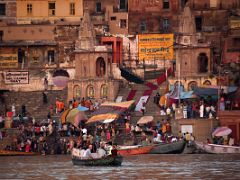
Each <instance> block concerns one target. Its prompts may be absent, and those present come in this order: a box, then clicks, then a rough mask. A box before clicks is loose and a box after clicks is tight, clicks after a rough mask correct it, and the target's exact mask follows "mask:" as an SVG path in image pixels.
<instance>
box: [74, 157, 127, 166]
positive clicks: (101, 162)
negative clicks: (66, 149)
mask: <svg viewBox="0 0 240 180" xmlns="http://www.w3.org/2000/svg"><path fill="white" fill-rule="evenodd" d="M122 161H123V157H122V156H116V157H113V156H106V157H103V158H99V159H81V158H79V157H77V156H72V162H73V164H74V165H80V166H121V164H122Z"/></svg>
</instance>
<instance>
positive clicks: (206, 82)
mask: <svg viewBox="0 0 240 180" xmlns="http://www.w3.org/2000/svg"><path fill="white" fill-rule="evenodd" d="M203 85H204V86H210V85H211V82H210V81H209V80H206V81H204V83H203Z"/></svg>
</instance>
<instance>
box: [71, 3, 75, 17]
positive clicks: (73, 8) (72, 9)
mask: <svg viewBox="0 0 240 180" xmlns="http://www.w3.org/2000/svg"><path fill="white" fill-rule="evenodd" d="M70 15H75V3H70Z"/></svg>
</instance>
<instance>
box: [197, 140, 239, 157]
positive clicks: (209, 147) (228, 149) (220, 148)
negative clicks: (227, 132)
mask: <svg viewBox="0 0 240 180" xmlns="http://www.w3.org/2000/svg"><path fill="white" fill-rule="evenodd" d="M195 144H196V147H197V149H200V150H202V151H204V152H206V153H213V154H228V153H229V154H232V153H240V147H239V146H228V145H218V144H207V143H202V142H195Z"/></svg>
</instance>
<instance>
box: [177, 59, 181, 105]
mask: <svg viewBox="0 0 240 180" xmlns="http://www.w3.org/2000/svg"><path fill="white" fill-rule="evenodd" d="M178 66H179V67H178V107H180V103H181V99H180V87H181V83H180V79H181V62H180V61H179V63H178Z"/></svg>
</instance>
